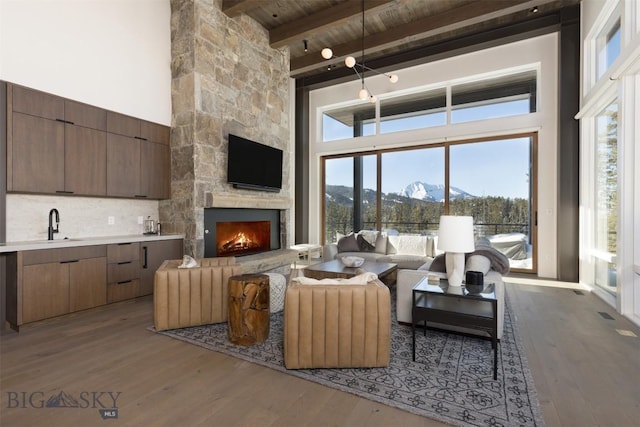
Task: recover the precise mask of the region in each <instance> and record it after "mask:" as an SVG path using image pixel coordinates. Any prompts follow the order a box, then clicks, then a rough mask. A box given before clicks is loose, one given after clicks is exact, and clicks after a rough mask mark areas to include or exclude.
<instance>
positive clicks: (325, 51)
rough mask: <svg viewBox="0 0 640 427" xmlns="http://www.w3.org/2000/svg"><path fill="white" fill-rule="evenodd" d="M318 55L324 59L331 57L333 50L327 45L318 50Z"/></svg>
mask: <svg viewBox="0 0 640 427" xmlns="http://www.w3.org/2000/svg"><path fill="white" fill-rule="evenodd" d="M320 55H322V57H323V58H324V59H331V58H332V57H333V51H332V50H331V49H329V48H328V47H325V48H324V49H322V51H321V52H320Z"/></svg>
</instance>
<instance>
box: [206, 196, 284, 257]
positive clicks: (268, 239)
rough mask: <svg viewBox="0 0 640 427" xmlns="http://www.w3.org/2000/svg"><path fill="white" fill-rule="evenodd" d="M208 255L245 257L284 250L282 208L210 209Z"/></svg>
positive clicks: (207, 230)
mask: <svg viewBox="0 0 640 427" xmlns="http://www.w3.org/2000/svg"><path fill="white" fill-rule="evenodd" d="M204 229H205V235H204V256H205V257H207V258H210V257H216V256H242V255H250V254H256V253H260V252H267V251H271V250H276V249H280V247H281V244H280V210H278V209H245V208H206V209H205V210H204Z"/></svg>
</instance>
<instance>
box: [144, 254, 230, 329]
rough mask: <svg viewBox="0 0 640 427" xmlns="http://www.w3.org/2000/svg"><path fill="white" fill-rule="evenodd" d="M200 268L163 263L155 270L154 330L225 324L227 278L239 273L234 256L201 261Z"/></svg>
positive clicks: (178, 263) (174, 261) (171, 262)
mask: <svg viewBox="0 0 640 427" xmlns="http://www.w3.org/2000/svg"><path fill="white" fill-rule="evenodd" d="M197 261H198V264H199V266H198V267H193V268H178V266H179V265H180V264H181V263H182V260H169V261H165V262H164V263H163V264H162V265H161V266H160V268H158V270H157V271H156V274H155V280H154V291H153V320H154V325H155V328H156V330H157V331H164V330H167V329H176V328H186V327H189V326H199V325H207V324H210V323H220V322H226V321H227V316H228V311H227V310H228V292H227V290H228V286H227V282H228V281H229V277H231V276H235V275H238V274H242V267H241V265H240V264H236V261H235V258H234V257H220V258H203V259H199V260H197Z"/></svg>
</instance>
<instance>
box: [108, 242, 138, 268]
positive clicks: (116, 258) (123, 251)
mask: <svg viewBox="0 0 640 427" xmlns="http://www.w3.org/2000/svg"><path fill="white" fill-rule="evenodd" d="M139 259H140V243H138V242H132V243H120V244H117V245H108V246H107V262H108V263H109V264H117V263H119V262H125V261H136V260H139Z"/></svg>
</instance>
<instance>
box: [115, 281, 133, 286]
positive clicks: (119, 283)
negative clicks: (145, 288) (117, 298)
mask: <svg viewBox="0 0 640 427" xmlns="http://www.w3.org/2000/svg"><path fill="white" fill-rule="evenodd" d="M125 283H131V280H124V281H122V282H118V283H116V285H124V284H125Z"/></svg>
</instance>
